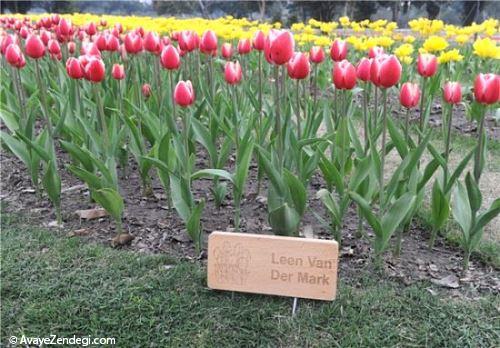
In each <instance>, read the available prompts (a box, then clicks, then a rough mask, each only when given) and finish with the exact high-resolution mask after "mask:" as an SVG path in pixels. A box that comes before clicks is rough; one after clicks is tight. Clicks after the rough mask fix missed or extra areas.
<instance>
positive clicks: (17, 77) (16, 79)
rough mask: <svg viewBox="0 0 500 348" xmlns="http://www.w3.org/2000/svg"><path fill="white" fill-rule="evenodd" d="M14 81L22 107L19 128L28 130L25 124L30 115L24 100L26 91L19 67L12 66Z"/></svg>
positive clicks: (20, 106)
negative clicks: (27, 112)
mask: <svg viewBox="0 0 500 348" xmlns="http://www.w3.org/2000/svg"><path fill="white" fill-rule="evenodd" d="M11 71H12V82H13V83H14V87H15V89H16V94H17V98H18V100H19V109H21V116H22V119H21V122H19V128H20V130H21V131H22V132H26V130H25V129H24V128H25V125H26V124H27V122H28V117H27V116H26V103H25V100H24V93H23V89H22V84H21V76H20V74H19V69H17V68H14V67H12V70H11Z"/></svg>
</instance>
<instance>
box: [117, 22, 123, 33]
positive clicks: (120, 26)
mask: <svg viewBox="0 0 500 348" xmlns="http://www.w3.org/2000/svg"><path fill="white" fill-rule="evenodd" d="M115 29H116V30H117V31H118V33H120V34H121V33H123V26H122V24H121V23H115Z"/></svg>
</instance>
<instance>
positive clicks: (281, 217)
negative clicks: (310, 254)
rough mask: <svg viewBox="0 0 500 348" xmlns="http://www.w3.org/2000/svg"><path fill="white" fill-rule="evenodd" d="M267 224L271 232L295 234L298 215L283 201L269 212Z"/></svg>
mask: <svg viewBox="0 0 500 348" xmlns="http://www.w3.org/2000/svg"><path fill="white" fill-rule="evenodd" d="M269 224H270V225H271V228H272V229H273V232H274V233H275V234H277V235H281V236H297V235H298V228H299V224H300V216H299V214H298V213H297V211H296V210H295V209H293V208H291V207H290V206H289V205H288V204H287V203H284V204H283V205H281V206H280V207H278V208H277V209H275V210H273V211H270V212H269Z"/></svg>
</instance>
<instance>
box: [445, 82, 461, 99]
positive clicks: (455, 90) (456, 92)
mask: <svg viewBox="0 0 500 348" xmlns="http://www.w3.org/2000/svg"><path fill="white" fill-rule="evenodd" d="M443 99H444V101H445V102H447V103H448V104H458V103H460V101H461V100H462V86H460V83H458V82H446V83H445V84H444V87H443Z"/></svg>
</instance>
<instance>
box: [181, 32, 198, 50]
mask: <svg viewBox="0 0 500 348" xmlns="http://www.w3.org/2000/svg"><path fill="white" fill-rule="evenodd" d="M178 41H179V48H180V49H181V50H182V51H186V52H191V51H193V50H194V49H195V48H197V47H198V45H199V37H198V34H196V33H195V32H194V31H191V30H183V31H182V32H181V33H180V35H179V36H178Z"/></svg>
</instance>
